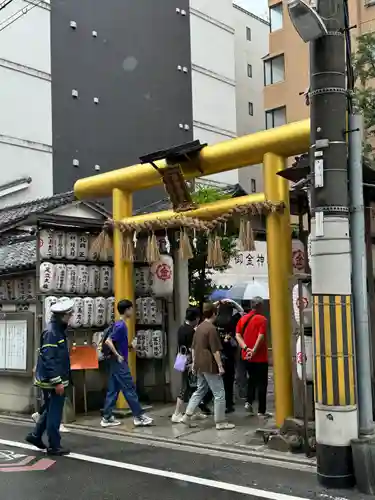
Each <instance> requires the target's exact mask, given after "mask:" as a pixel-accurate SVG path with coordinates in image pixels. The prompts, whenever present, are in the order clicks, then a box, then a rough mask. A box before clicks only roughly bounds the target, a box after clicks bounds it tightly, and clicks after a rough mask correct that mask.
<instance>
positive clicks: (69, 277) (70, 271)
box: [64, 264, 77, 293]
mask: <svg viewBox="0 0 375 500" xmlns="http://www.w3.org/2000/svg"><path fill="white" fill-rule="evenodd" d="M64 291H65V292H66V293H76V292H77V266H74V265H73V264H68V265H67V266H66V279H65V287H64Z"/></svg>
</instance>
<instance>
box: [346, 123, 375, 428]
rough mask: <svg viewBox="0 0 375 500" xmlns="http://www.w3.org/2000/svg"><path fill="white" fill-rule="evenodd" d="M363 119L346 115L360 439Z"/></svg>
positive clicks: (368, 403)
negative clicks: (347, 125) (347, 118)
mask: <svg viewBox="0 0 375 500" xmlns="http://www.w3.org/2000/svg"><path fill="white" fill-rule="evenodd" d="M362 143H363V117H362V116H361V115H358V114H351V115H349V193H350V235H351V241H352V245H351V248H352V269H353V270H352V283H353V306H354V325H355V341H356V342H355V346H356V357H357V363H356V366H357V385H358V414H359V415H358V416H359V433H360V435H361V436H365V435H369V434H373V433H374V423H373V418H372V387H371V354H370V352H371V340H370V337H371V334H370V325H369V320H368V318H369V314H370V313H369V307H368V300H367V260H366V236H365V206H364V205H365V204H364V199H363V170H362V168H363V166H362Z"/></svg>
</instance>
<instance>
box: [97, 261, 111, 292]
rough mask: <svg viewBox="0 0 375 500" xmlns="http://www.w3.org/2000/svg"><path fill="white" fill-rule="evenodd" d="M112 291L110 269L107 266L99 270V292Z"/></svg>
mask: <svg viewBox="0 0 375 500" xmlns="http://www.w3.org/2000/svg"><path fill="white" fill-rule="evenodd" d="M111 291H112V269H111V268H110V267H109V266H102V267H101V268H100V281H99V292H100V293H104V294H106V293H110V292H111Z"/></svg>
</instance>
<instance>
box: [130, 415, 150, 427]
mask: <svg viewBox="0 0 375 500" xmlns="http://www.w3.org/2000/svg"><path fill="white" fill-rule="evenodd" d="M133 422H134V425H135V426H136V427H147V426H148V425H152V424H153V423H154V419H153V418H151V417H149V416H148V415H144V414H143V415H141V416H140V417H135V418H134V420H133Z"/></svg>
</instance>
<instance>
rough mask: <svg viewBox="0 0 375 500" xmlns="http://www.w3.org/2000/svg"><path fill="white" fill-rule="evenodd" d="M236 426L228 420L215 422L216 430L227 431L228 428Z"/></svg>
mask: <svg viewBox="0 0 375 500" xmlns="http://www.w3.org/2000/svg"><path fill="white" fill-rule="evenodd" d="M235 427H236V426H235V425H234V424H230V423H229V422H220V424H216V430H217V431H228V430H230V429H234V428H235Z"/></svg>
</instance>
